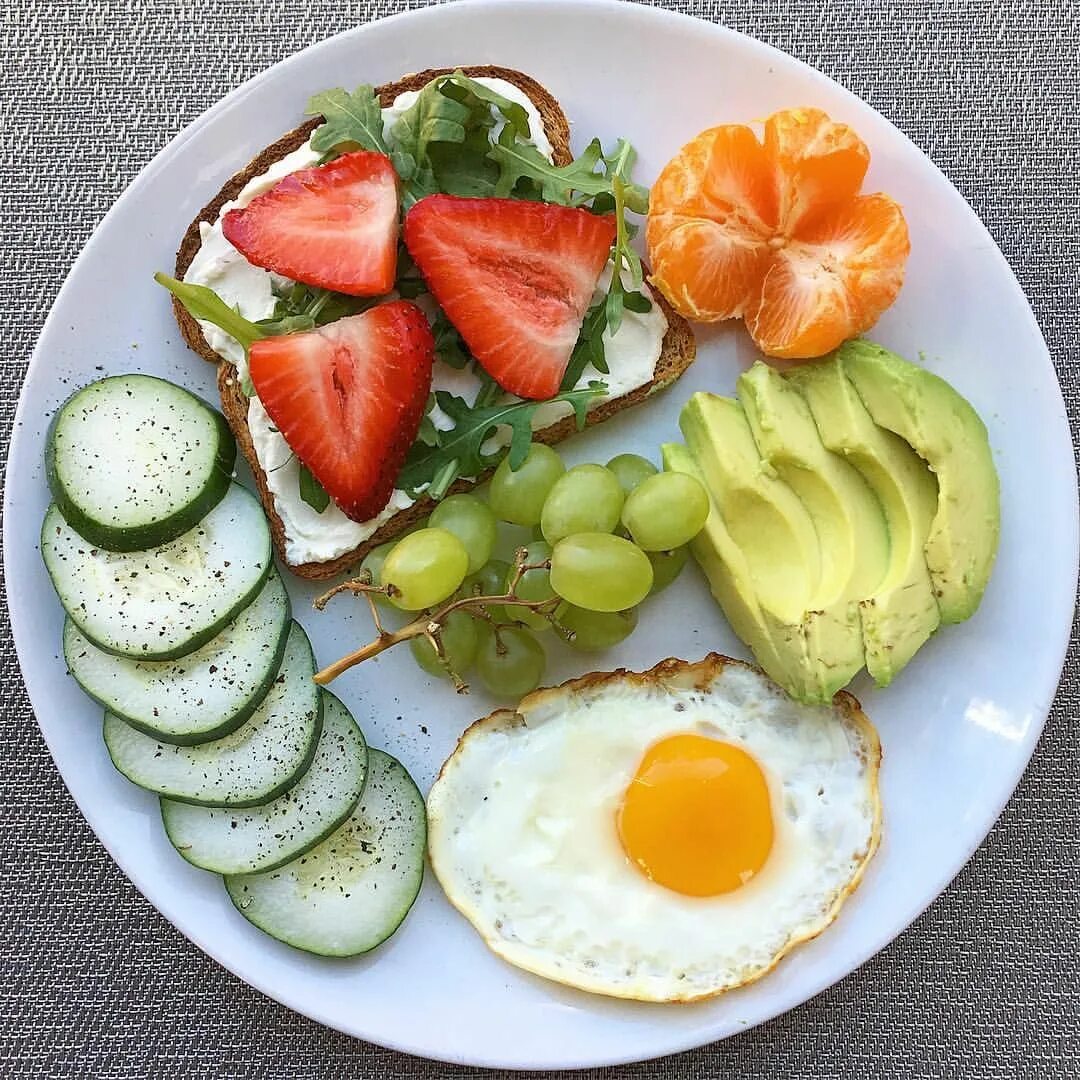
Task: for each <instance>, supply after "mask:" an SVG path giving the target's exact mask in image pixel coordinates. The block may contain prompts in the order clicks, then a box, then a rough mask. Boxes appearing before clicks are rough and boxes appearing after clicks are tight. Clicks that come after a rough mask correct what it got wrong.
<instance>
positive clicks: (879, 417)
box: [835, 341, 1001, 623]
mask: <svg viewBox="0 0 1080 1080" xmlns="http://www.w3.org/2000/svg"><path fill="white" fill-rule="evenodd" d="M835 356H836V362H837V363H838V364H839V365H840V366H841V368H842V369H843V371H844V374H845V375H846V376H847V377H848V378H849V379H850V380H851V382H852V383H853V384H854V386H855V389H856V390H857V391H858V393H859V397H861V398H862V400H863V403H864V404H865V405H866V408H867V410H868V411H869V413H870V415H871V416H872V417H873V418H874V421H875V423H877V424H878V425H879V426H880V427H883V428H887V429H888V430H889V431H892V432H894V433H895V434H897V435H899V436H900V438H902V439H903V440H904V441H905V442H907V443H908V444H910V445H911V446H912V448H913V449H914V450H915V452H916V453H917V454H918V455H919V456H920V457H921V458H923V459H924V460H925V461H926V463H927V464H928V465H929V466H930V468H931V469H932V470H933V472H934V473H935V475H936V476H937V481H938V502H937V512H936V513H935V515H934V520H933V521H932V522H931V525H930V532H929V535H928V536H927V538H926V546H925V552H926V565H927V567H928V568H929V570H930V577H931V580H932V581H933V583H934V590H935V593H936V595H937V601H938V608H939V610H940V613H941V621H942V622H943V623H957V622H962V621H963V620H964V619H967V618H969V617H970V616H971V615H973V614H974V613H975V611H976V610H977V609H978V607H979V603H980V601H981V600H982V597H983V593H984V591H985V589H986V585H987V582H988V581H989V580H990V572H991V570H992V569H993V566H994V558H995V556H996V554H997V546H998V538H999V535H1000V531H1001V500H1000V490H999V481H998V475H997V470H996V469H995V468H994V459H993V454H992V452H991V449H990V440H989V436H988V435H987V432H986V425H985V424H983V422H982V420H981V419H980V418H979V415H978V413H976V411H975V409H974V408H973V407H972V406H971V404H970V402H968V401H967V400H966V399H965V398H964V397H962V396H961V395H960V394H959V393H958V392H957V391H956V390H955V389H953V387H952V386H950V385H949V384H948V383H947V382H946V381H945V380H944V379H942V378H940V377H939V376H937V375H935V374H933V373H932V372H930V371H927V370H926V369H925V368H921V367H919V366H917V365H916V364H912V363H910V362H909V361H907V360H904V359H903V358H902V357H899V356H897V355H896V353H893V352H890V351H889V350H888V349H884V348H882V347H881V346H880V345H874V344H872V343H871V342H869V341H849V342H847V343H846V344H845V345H842V346H841V347H840V348H839V349H838V350H837V352H836V354H835Z"/></svg>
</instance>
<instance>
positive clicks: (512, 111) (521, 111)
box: [442, 71, 530, 139]
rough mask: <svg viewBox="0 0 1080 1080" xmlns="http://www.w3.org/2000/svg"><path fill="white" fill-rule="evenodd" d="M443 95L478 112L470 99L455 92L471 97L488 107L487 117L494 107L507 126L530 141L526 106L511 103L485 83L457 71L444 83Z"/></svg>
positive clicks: (486, 110) (514, 102)
mask: <svg viewBox="0 0 1080 1080" xmlns="http://www.w3.org/2000/svg"><path fill="white" fill-rule="evenodd" d="M442 85H443V93H444V94H448V95H450V96H451V97H457V100H459V101H462V102H464V103H465V104H468V105H469V108H470V109H471V110H473V111H476V106H475V104H473V102H472V101H471V100H469V98H467V97H465V96H462V95H460V94H457V93H456V92H455V91H458V90H460V91H462V92H463V94H465V95H469V96H470V97H471V98H474V99H476V101H479V102H482V103H483V104H484V105H486V106H488V108H487V109H485V110H484V112H485V114H486V115H487V116H490V115H491V108H492V107H494V108H496V109H498V111H499V112H500V113H501V114H502V118H503V119H504V120H505V121H506V126H507V127H511V128H513V129H514V131H515V132H516V133H517V134H518V136H519V137H520V138H522V139H528V138H529V136H530V132H529V114H528V112H527V111H526V109H525V106H524V105H520V104H518V102H516V101H511V100H510V99H509V98H506V97H503V96H502V94H500V93H498V91H496V90H492V89H491V87H490V86H485V85H484V84H483V83H479V82H477V81H476V80H475V79H470V78H469V77H468V76H467V75H466V74H465V73H464V72H461V71H455V72H454V74H453V75H450V76H448V77H447V79H446V80H445V81H444V82H443V84H442Z"/></svg>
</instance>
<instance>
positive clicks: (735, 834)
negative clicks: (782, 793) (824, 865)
mask: <svg viewBox="0 0 1080 1080" xmlns="http://www.w3.org/2000/svg"><path fill="white" fill-rule="evenodd" d="M617 825H618V830H619V839H620V840H621V842H622V846H623V850H624V851H625V852H626V854H627V856H628V857H629V859H630V860H631V862H633V863H634V865H635V866H637V867H638V868H639V869H640V870H641V871H642V872H643V873H644V874H645V876H646V877H648V878H649V879H650V880H652V881H655V882H656V883H657V884H659V885H663V886H665V887H666V888H669V889H672V890H674V891H675V892H678V893H682V894H683V895H685V896H716V895H718V894H720V893H727V892H731V891H732V890H733V889H738V888H739V887H740V886H742V885H745V884H746V883H747V882H748V881H749V880H750V879H751V878H752V877H753V876H754V875H755V874H756V873H757V872H758V871H759V870H760V869H761V868H762V867H763V866H764V865H765V860H766V859H767V858H768V857H769V851H770V850H771V848H772V843H773V820H772V808H771V805H770V802H769V788H768V785H767V784H766V782H765V777H764V775H763V774H762V772H761V768H760V766H759V765H758V763H757V762H756V761H755V760H754V759H753V758H752V757H751V756H750V755H749V754H748V753H746V751H745V750H741V749H740V748H739V747H737V746H734V745H732V744H731V743H726V742H721V741H719V740H718V739H709V738H706V737H705V736H702V735H689V734H683V735H672V736H669V737H668V738H666V739H661V740H660V741H659V742H657V743H654V744H653V745H652V746H651V747H649V749H648V750H647V751H646V752H645V756H644V757H643V758H642V759H641V764H640V765H639V766H638V770H637V773H636V774H635V776H634V779H633V780H632V781H631V782H630V785H629V787H627V789H626V793H625V794H624V795H623V801H622V805H621V806H620V807H619V810H618V813H617Z"/></svg>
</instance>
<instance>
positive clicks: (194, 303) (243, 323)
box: [154, 272, 273, 350]
mask: <svg viewBox="0 0 1080 1080" xmlns="http://www.w3.org/2000/svg"><path fill="white" fill-rule="evenodd" d="M154 280H155V281H156V282H157V283H158V284H159V285H164V286H165V288H166V289H168V290H169V292H171V293H172V294H173V296H175V297H176V299H177V300H179V301H180V303H181V304H183V305H184V307H185V308H186V309H187V312H188V314H189V315H191V316H192V318H195V319H202V320H203V321H204V322H209V323H213V324H214V325H215V326H220V327H221V329H222V330H224V331H225V333H226V334H231V335H232V336H233V337H234V338H236V340H237V341H239V342H240V344H241V345H243V346H244V349H245V350H246V349H250V348H251V344H252V342H254V341H258V340H259V338H264V337H270V336H271V335H272V334H273V331H272V330H269V329H266V328H264V327H261V326H258V325H256V324H255V323H253V322H249V321H248V320H247V319H245V318H244V316H243V315H241V314H240V312H238V311H236V310H234V309H233V308H231V307H229V305H228V304H226V303H225V301H224V300H222V299H221V297H220V296H218V294H217V293H216V292H214V290H213V289H208V288H207V287H206V286H205V285H192V284H190V283H189V282H186V281H177V280H176V278H173V277H169V275H168V274H162V273H160V272H158V273H156V274H155V275H154Z"/></svg>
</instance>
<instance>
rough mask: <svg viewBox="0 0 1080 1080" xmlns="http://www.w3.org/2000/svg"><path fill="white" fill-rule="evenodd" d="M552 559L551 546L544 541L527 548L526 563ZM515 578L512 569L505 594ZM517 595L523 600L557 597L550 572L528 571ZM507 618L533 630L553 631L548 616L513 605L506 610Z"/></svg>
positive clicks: (538, 541) (509, 571) (519, 584)
mask: <svg viewBox="0 0 1080 1080" xmlns="http://www.w3.org/2000/svg"><path fill="white" fill-rule="evenodd" d="M550 558H551V545H550V544H549V543H547V542H546V541H544V540H534V541H533V542H532V543H531V544H528V545H526V547H525V562H526V563H542V562H547V560H548V559H550ZM513 576H514V570H513V568H512V567H511V568H510V570H508V572H507V575H506V580H505V582H504V583H503V585H504V588H503V591H504V592H505V591H508V590H509V588H510V581H511V579H512V578H513ZM516 593H517V596H518V597H520V598H521V599H522V600H550V599H551V597H553V596H554V595H555V590H554V589H553V588H552V587H551V573H550V571H548V570H526V571H525V573H524V574H522V575H521V580H520V581H519V582H518V587H517V590H516ZM506 618H508V619H514V620H516V621H517V622H522V623H524V624H525V625H526V626H528V627H530V628H531V629H533V630H550V629H551V620H550V619H548V618H547V617H546V616H544V615H538V614H537V613H536V612H535V611H529V609H528V608H523V607H516V606H514V605H512V604H511V605H509V606H508V607H507V608H506Z"/></svg>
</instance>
